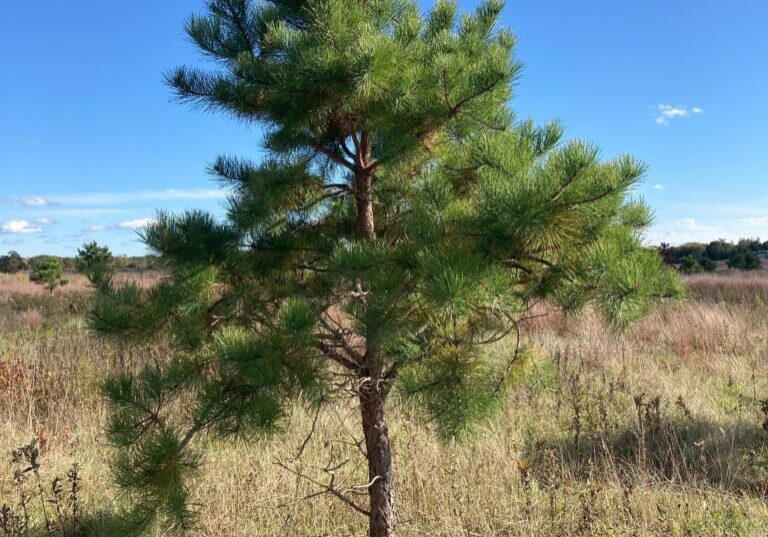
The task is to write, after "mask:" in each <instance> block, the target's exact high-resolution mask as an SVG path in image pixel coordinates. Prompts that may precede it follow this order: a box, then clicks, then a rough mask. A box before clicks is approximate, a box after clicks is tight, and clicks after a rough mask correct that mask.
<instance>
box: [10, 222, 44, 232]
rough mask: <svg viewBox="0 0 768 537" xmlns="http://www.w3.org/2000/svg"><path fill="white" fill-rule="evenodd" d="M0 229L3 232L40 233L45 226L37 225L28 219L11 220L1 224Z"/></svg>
mask: <svg viewBox="0 0 768 537" xmlns="http://www.w3.org/2000/svg"><path fill="white" fill-rule="evenodd" d="M0 230H2V232H3V233H12V234H29V233H40V232H41V231H43V228H41V227H39V226H38V227H35V226H34V225H32V224H30V223H29V222H27V221H26V220H11V221H10V222H6V223H5V224H3V225H2V226H0Z"/></svg>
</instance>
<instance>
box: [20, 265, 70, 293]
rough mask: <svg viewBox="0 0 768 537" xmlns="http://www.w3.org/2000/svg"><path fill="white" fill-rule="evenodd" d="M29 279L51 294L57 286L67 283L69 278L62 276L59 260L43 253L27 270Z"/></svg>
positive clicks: (62, 270)
mask: <svg viewBox="0 0 768 537" xmlns="http://www.w3.org/2000/svg"><path fill="white" fill-rule="evenodd" d="M29 280H30V281H32V282H34V283H36V284H38V285H42V286H43V287H45V288H46V289H48V291H50V293H51V294H53V291H54V290H55V289H56V288H57V287H60V286H63V285H67V283H69V280H67V279H66V278H64V267H63V266H62V264H61V261H59V259H58V258H56V257H53V256H50V255H44V256H41V257H38V258H37V259H35V260H34V262H33V263H32V264H31V267H30V270H29Z"/></svg>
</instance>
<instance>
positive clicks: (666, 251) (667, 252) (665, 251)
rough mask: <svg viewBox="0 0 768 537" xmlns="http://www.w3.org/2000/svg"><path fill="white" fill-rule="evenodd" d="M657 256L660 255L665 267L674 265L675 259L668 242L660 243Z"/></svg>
mask: <svg viewBox="0 0 768 537" xmlns="http://www.w3.org/2000/svg"><path fill="white" fill-rule="evenodd" d="M659 255H661V259H662V260H663V261H664V263H665V264H667V265H676V264H677V259H676V257H675V252H674V249H673V248H672V246H670V244H669V243H668V242H662V243H661V245H660V246H659Z"/></svg>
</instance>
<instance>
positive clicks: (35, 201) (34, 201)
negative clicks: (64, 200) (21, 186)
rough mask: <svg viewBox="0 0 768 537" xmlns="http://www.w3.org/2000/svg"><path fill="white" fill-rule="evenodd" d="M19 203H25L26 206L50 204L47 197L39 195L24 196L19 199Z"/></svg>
mask: <svg viewBox="0 0 768 537" xmlns="http://www.w3.org/2000/svg"><path fill="white" fill-rule="evenodd" d="M19 203H21V204H22V205H26V206H27V207H44V206H46V205H49V204H50V202H49V201H48V200H47V199H45V198H41V197H40V196H27V197H24V198H21V199H19Z"/></svg>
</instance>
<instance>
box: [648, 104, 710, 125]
mask: <svg viewBox="0 0 768 537" xmlns="http://www.w3.org/2000/svg"><path fill="white" fill-rule="evenodd" d="M656 111H657V112H658V116H656V123H658V124H659V125H669V121H670V120H671V119H679V118H684V117H691V116H693V115H696V114H701V113H703V112H704V110H702V109H701V108H699V107H698V106H694V107H693V108H688V107H687V106H672V105H671V104H658V105H656Z"/></svg>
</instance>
